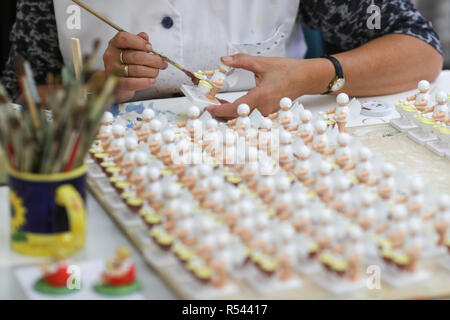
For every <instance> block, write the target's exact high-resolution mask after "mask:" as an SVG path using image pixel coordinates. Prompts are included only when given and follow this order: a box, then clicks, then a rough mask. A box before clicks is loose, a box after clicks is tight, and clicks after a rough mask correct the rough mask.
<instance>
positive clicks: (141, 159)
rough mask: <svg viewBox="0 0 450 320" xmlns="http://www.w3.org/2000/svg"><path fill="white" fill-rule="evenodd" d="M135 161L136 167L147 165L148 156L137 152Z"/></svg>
mask: <svg viewBox="0 0 450 320" xmlns="http://www.w3.org/2000/svg"><path fill="white" fill-rule="evenodd" d="M135 159H136V163H137V165H138V166H139V167H140V166H143V165H146V164H147V160H148V156H147V154H146V153H145V152H137V153H136V158H135Z"/></svg>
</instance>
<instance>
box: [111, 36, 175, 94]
mask: <svg viewBox="0 0 450 320" xmlns="http://www.w3.org/2000/svg"><path fill="white" fill-rule="evenodd" d="M151 50H152V45H151V44H150V42H149V38H148V35H147V34H146V33H144V32H141V33H139V34H138V35H134V34H131V33H128V32H119V33H118V34H116V36H115V37H114V38H112V39H111V41H110V42H109V46H108V48H107V49H106V51H105V54H104V55H103V62H104V64H105V73H106V76H108V75H111V74H117V75H119V77H120V78H119V82H118V87H117V100H118V102H124V101H127V100H130V99H131V98H133V96H134V94H135V92H136V91H137V90H142V89H146V88H148V87H151V86H152V85H154V84H155V82H156V78H157V77H158V74H159V70H163V69H166V68H167V62H165V61H163V60H162V59H161V57H159V56H158V55H154V54H151V53H150V52H151ZM121 52H122V61H121ZM127 65H128V74H127V70H126V66H127Z"/></svg>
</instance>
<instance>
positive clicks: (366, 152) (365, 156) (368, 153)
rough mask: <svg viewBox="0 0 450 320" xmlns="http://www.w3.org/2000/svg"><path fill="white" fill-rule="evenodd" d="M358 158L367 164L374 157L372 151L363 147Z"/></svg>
mask: <svg viewBox="0 0 450 320" xmlns="http://www.w3.org/2000/svg"><path fill="white" fill-rule="evenodd" d="M358 156H359V160H360V161H363V162H365V161H368V160H369V158H370V157H371V156H372V152H371V151H370V149H368V148H366V147H362V148H361V149H359V152H358Z"/></svg>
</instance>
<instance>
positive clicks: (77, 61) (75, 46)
mask: <svg viewBox="0 0 450 320" xmlns="http://www.w3.org/2000/svg"><path fill="white" fill-rule="evenodd" d="M70 44H71V45H72V55H73V67H74V69H75V77H76V78H77V79H80V77H81V70H82V69H83V55H82V53H81V46H80V39H78V38H72V39H70Z"/></svg>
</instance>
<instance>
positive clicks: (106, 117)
mask: <svg viewBox="0 0 450 320" xmlns="http://www.w3.org/2000/svg"><path fill="white" fill-rule="evenodd" d="M113 121H114V116H113V114H112V113H111V112H109V111H106V112H105V113H104V114H103V118H102V123H103V125H108V124H112V123H113Z"/></svg>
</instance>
